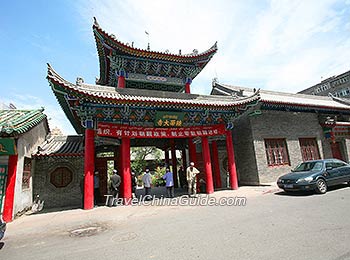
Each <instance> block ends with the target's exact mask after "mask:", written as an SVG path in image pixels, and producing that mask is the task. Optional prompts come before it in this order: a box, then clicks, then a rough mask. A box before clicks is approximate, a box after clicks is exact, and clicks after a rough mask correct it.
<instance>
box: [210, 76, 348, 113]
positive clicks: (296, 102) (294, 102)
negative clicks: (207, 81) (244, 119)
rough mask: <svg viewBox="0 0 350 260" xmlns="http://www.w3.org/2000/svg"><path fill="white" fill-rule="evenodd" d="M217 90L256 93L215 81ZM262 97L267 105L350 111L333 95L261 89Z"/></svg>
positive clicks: (217, 91) (214, 87) (215, 90)
mask: <svg viewBox="0 0 350 260" xmlns="http://www.w3.org/2000/svg"><path fill="white" fill-rule="evenodd" d="M215 92H216V93H220V94H223V95H232V94H233V93H236V94H238V95H239V96H249V95H251V94H252V93H254V89H252V88H247V87H239V86H232V85H227V84H221V83H217V82H215V84H214V85H213V90H212V93H215ZM260 97H261V99H260V101H261V102H262V103H264V104H267V105H275V106H289V107H303V108H311V109H315V110H317V109H325V110H343V111H349V113H350V106H349V105H346V104H345V102H344V103H341V102H339V100H337V99H336V98H332V97H325V96H315V95H305V94H292V93H284V92H278V91H269V90H260Z"/></svg>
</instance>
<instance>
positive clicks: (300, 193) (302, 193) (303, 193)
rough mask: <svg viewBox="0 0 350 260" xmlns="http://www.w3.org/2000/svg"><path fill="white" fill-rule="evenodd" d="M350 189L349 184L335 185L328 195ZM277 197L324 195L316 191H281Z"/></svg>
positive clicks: (329, 189) (330, 188) (277, 193)
mask: <svg viewBox="0 0 350 260" xmlns="http://www.w3.org/2000/svg"><path fill="white" fill-rule="evenodd" d="M347 188H349V186H348V185H347V184H340V185H335V186H332V187H328V190H327V193H329V192H335V191H337V190H341V189H347ZM275 195H277V196H291V197H300V196H304V197H306V196H319V195H322V194H318V193H316V192H315V191H288V192H286V191H280V192H276V193H275Z"/></svg>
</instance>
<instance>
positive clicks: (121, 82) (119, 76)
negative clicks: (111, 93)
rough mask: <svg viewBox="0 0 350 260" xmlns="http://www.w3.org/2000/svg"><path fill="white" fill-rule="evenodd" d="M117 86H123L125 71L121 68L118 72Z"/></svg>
mask: <svg viewBox="0 0 350 260" xmlns="http://www.w3.org/2000/svg"><path fill="white" fill-rule="evenodd" d="M118 88H125V72H124V71H123V70H121V71H119V74H118Z"/></svg>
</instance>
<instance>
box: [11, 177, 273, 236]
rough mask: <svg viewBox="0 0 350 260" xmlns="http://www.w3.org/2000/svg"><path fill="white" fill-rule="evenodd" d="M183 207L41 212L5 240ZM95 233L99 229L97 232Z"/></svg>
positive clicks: (255, 189) (226, 193)
mask: <svg viewBox="0 0 350 260" xmlns="http://www.w3.org/2000/svg"><path fill="white" fill-rule="evenodd" d="M277 191H279V189H278V187H277V186H276V184H274V183H271V184H267V185H264V186H242V187H239V189H238V190H220V191H216V192H214V193H213V194H210V197H214V198H216V199H220V198H222V197H245V198H254V197H257V196H264V195H266V194H269V193H275V192H277ZM137 193H138V196H140V195H141V194H143V190H142V189H139V190H138V191H137ZM152 194H153V195H155V196H156V197H158V198H159V197H161V196H162V195H165V194H166V192H165V188H164V187H158V188H154V189H152ZM184 194H186V192H185V191H184V190H181V189H177V190H176V192H175V195H176V196H181V195H184ZM201 196H206V194H198V197H201ZM178 207H181V206H179V205H175V206H174V205H170V206H152V205H141V206H118V207H106V206H99V207H95V208H94V209H91V210H82V209H68V210H60V211H55V212H48V213H45V212H39V213H36V214H32V215H23V216H21V217H19V218H17V219H15V220H14V221H13V222H11V223H8V228H7V232H6V235H5V239H4V241H6V240H10V239H11V238H12V237H18V236H22V235H23V236H24V235H28V234H30V235H31V236H34V235H35V234H38V235H39V234H48V233H53V234H58V233H62V230H65V232H67V231H68V232H73V233H74V231H76V230H79V229H80V228H84V227H91V226H94V225H95V224H96V223H99V224H98V227H99V228H101V227H102V228H103V226H104V225H105V226H106V228H107V226H108V225H109V223H119V224H122V223H126V222H127V221H128V219H130V218H135V217H137V218H138V217H141V218H142V217H145V216H147V217H151V216H152V215H157V214H159V213H161V212H164V211H167V210H169V209H172V210H173V209H176V208H178ZM95 231H96V230H95Z"/></svg>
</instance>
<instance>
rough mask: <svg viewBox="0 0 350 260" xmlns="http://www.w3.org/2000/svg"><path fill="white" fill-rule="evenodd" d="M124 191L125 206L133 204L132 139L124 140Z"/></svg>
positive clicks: (122, 155)
mask: <svg viewBox="0 0 350 260" xmlns="http://www.w3.org/2000/svg"><path fill="white" fill-rule="evenodd" d="M121 157H122V180H123V182H122V185H123V186H122V189H123V198H124V204H125V205H130V204H131V172H130V138H126V137H124V138H122V148H121Z"/></svg>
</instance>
